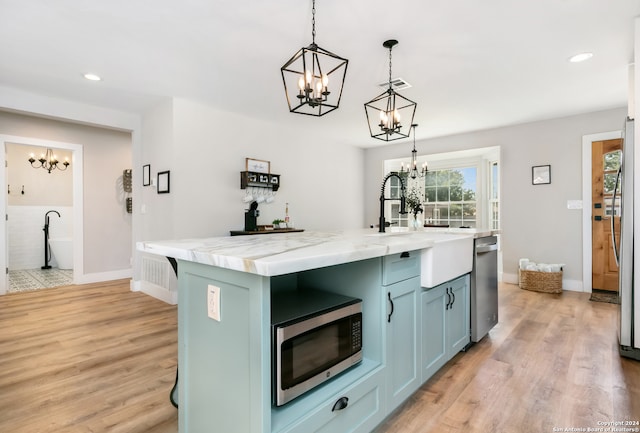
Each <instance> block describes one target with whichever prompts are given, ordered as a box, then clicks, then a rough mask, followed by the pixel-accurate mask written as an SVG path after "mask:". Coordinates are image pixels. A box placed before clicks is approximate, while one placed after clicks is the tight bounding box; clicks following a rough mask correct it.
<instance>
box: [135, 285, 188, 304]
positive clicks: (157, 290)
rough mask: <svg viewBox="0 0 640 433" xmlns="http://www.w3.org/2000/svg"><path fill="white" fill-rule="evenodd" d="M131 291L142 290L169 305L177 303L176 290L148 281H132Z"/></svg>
mask: <svg viewBox="0 0 640 433" xmlns="http://www.w3.org/2000/svg"><path fill="white" fill-rule="evenodd" d="M131 291H133V292H142V293H144V294H146V295H149V296H152V297H154V298H156V299H159V300H161V301H163V302H166V303H167V304H170V305H176V304H177V303H178V292H175V291H171V290H169V289H166V288H164V287H161V286H158V285H156V284H153V283H150V282H148V281H132V282H131Z"/></svg>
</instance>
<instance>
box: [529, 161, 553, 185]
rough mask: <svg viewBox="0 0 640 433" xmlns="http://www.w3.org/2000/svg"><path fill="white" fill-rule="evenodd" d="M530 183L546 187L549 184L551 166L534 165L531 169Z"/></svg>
mask: <svg viewBox="0 0 640 433" xmlns="http://www.w3.org/2000/svg"><path fill="white" fill-rule="evenodd" d="M531 183H532V184H533V185H546V184H549V183H551V166H550V165H534V166H533V167H531Z"/></svg>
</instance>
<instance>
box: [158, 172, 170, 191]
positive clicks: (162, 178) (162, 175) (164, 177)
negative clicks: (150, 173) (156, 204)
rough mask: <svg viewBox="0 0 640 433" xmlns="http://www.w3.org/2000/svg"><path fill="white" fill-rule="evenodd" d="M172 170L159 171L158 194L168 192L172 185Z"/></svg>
mask: <svg viewBox="0 0 640 433" xmlns="http://www.w3.org/2000/svg"><path fill="white" fill-rule="evenodd" d="M169 175H170V172H169V170H167V171H159V172H158V194H168V193H169V185H170V176H169Z"/></svg>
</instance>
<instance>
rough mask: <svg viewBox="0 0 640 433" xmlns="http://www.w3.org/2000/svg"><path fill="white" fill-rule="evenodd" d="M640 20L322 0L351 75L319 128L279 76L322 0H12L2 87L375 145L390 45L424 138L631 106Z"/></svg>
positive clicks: (637, 6) (578, 6)
mask: <svg viewBox="0 0 640 433" xmlns="http://www.w3.org/2000/svg"><path fill="white" fill-rule="evenodd" d="M637 16H640V1H638V0H615V1H603V0H537V1H513V0H484V1H478V0H453V1H452V0H396V1H394V2H389V1H380V0H317V3H316V31H317V34H316V42H317V43H318V45H320V46H321V47H322V48H324V49H327V50H329V51H332V52H334V53H336V54H338V55H340V56H342V57H346V58H347V59H349V67H348V71H347V78H346V82H345V87H344V92H343V98H342V102H341V104H340V108H339V109H338V110H336V111H334V112H332V113H329V114H327V115H326V116H323V117H321V118H315V117H309V116H300V115H297V114H291V113H289V112H288V108H287V104H286V100H285V97H284V91H283V86H282V78H281V76H280V67H281V66H282V65H283V64H284V62H286V61H287V60H288V59H289V58H290V57H291V56H292V55H293V54H294V53H295V52H296V51H297V50H298V49H300V48H302V47H303V46H304V47H306V46H308V45H309V44H310V43H311V1H310V0H272V1H266V0H244V1H238V0H208V1H205V0H181V1H177V0H109V1H96V0H94V1H87V0H29V1H18V0H0V40H2V41H3V42H2V43H1V44H0V59H2V60H1V63H0V86H4V87H14V88H19V89H23V90H27V91H30V92H35V93H39V94H43V95H47V96H54V97H59V98H63V99H68V100H73V101H78V102H82V103H87V104H92V105H98V106H103V107H109V108H114V109H118V110H124V111H130V112H137V113H143V112H144V111H145V110H147V109H149V108H150V107H152V106H154V105H155V104H158V103H159V102H161V101H163V100H164V99H165V98H169V97H180V98H189V99H194V100H197V101H201V102H202V103H206V104H210V105H213V106H216V107H221V108H224V109H225V110H229V111H233V112H239V113H244V114H246V115H248V116H252V117H256V118H260V119H263V120H265V121H268V122H278V123H279V124H280V125H283V126H286V125H287V124H293V123H294V122H306V123H308V124H309V125H310V126H311V127H312V126H313V125H318V126H319V128H321V129H322V131H325V132H327V131H330V133H331V134H333V139H335V140H336V141H339V142H344V143H347V144H352V145H356V146H360V147H370V146H377V145H382V144H385V142H382V141H380V140H375V139H372V138H370V137H369V132H368V128H367V123H366V119H365V113H364V108H363V104H364V103H365V102H367V101H369V100H370V99H372V98H373V97H374V96H377V95H378V94H379V93H381V92H382V90H381V89H380V88H379V87H377V84H378V83H381V82H384V81H386V80H387V79H388V67H389V65H388V61H389V58H388V51H387V50H386V49H385V48H383V47H382V42H383V41H385V40H387V39H397V40H398V41H399V44H398V45H397V46H396V47H394V49H393V76H394V78H395V77H402V78H403V79H405V80H406V81H407V82H409V83H410V84H411V85H412V87H411V88H409V89H406V90H400V91H399V93H401V94H402V95H404V96H406V97H407V98H410V99H412V100H414V101H416V102H417V103H418V109H417V113H416V118H415V122H416V123H418V124H419V125H420V126H419V127H418V128H417V138H418V139H421V138H427V137H435V136H443V135H451V134H456V133H462V132H468V131H474V130H481V129H487V128H494V127H500V126H505V125H510V124H516V123H523V122H529V121H535V120H541V119H547V118H553V117H561V116H566V115H572V114H577V113H584V112H591V111H598V110H603V109H608V108H614V107H622V106H625V105H626V103H627V102H626V101H627V92H628V86H627V73H628V72H627V71H628V65H629V64H630V63H632V61H633V43H634V17H637ZM639 30H640V29H639ZM584 51H591V52H593V53H594V56H593V58H592V59H590V60H588V61H586V62H583V63H570V62H568V60H567V59H568V58H569V57H570V56H572V55H574V54H577V53H581V52H584ZM86 72H93V73H95V74H98V75H100V76H101V77H102V81H100V82H91V81H88V80H86V79H84V78H83V74H84V73H86ZM0 105H1V101H0ZM329 126H330V128H329ZM238 133H239V134H241V131H238Z"/></svg>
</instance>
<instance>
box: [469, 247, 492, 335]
mask: <svg viewBox="0 0 640 433" xmlns="http://www.w3.org/2000/svg"><path fill="white" fill-rule="evenodd" d="M496 323H498V242H497V237H496V236H486V237H482V238H477V239H475V240H474V254H473V269H472V270H471V341H473V342H474V343H477V342H478V341H480V340H482V337H484V336H485V335H487V333H488V332H489V331H490V330H491V328H493V327H494V326H495V325H496Z"/></svg>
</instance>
